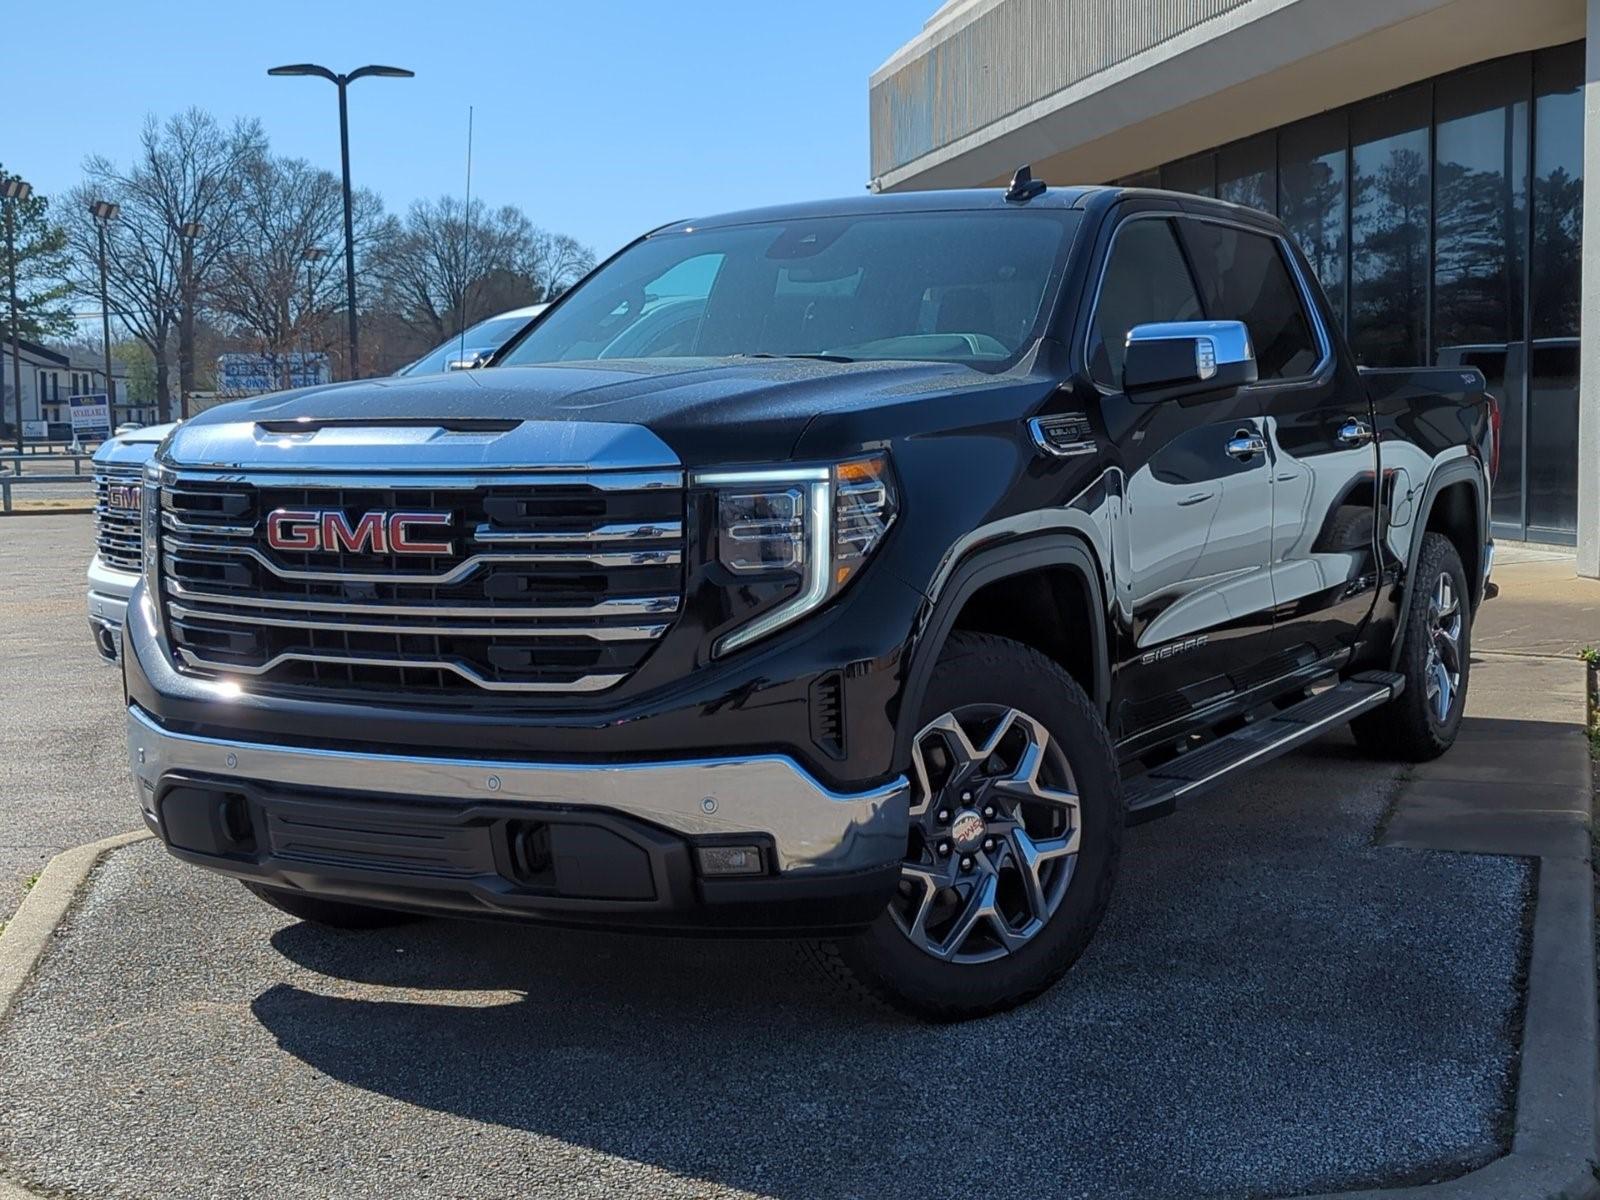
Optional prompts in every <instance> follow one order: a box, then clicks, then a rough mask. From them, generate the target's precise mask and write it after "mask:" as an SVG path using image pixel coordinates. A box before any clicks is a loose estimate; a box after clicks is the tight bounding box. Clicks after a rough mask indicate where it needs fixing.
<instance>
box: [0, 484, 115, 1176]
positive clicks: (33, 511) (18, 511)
mask: <svg viewBox="0 0 1600 1200" xmlns="http://www.w3.org/2000/svg"><path fill="white" fill-rule="evenodd" d="M93 512H94V505H92V504H68V505H63V506H62V507H61V508H13V509H12V510H11V511H10V512H0V518H3V517H60V516H69V517H70V516H86V515H91V514H93ZM4 1195H5V1193H3V1192H0V1200H3V1197H4Z"/></svg>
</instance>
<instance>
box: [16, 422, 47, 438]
mask: <svg viewBox="0 0 1600 1200" xmlns="http://www.w3.org/2000/svg"><path fill="white" fill-rule="evenodd" d="M22 436H23V437H24V438H26V439H27V440H28V441H30V442H44V441H48V440H49V439H50V422H49V421H24V422H23V423H22Z"/></svg>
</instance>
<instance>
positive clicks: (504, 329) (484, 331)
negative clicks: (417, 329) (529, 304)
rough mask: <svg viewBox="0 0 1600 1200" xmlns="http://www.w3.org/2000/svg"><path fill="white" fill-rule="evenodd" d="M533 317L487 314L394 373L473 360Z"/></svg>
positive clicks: (411, 372) (417, 372) (436, 369)
mask: <svg viewBox="0 0 1600 1200" xmlns="http://www.w3.org/2000/svg"><path fill="white" fill-rule="evenodd" d="M531 320H533V318H532V317H529V316H521V317H490V318H489V319H488V320H485V321H479V322H478V323H477V324H476V325H474V326H472V327H471V328H470V329H468V330H467V331H466V333H464V334H460V333H458V334H455V335H454V336H452V337H449V338H447V339H446V340H444V341H443V342H440V343H439V344H438V345H437V346H435V347H434V348H433V349H432V350H429V351H428V352H427V353H426V354H424V355H423V356H422V357H421V358H419V359H417V361H416V362H414V363H412V364H411V365H410V366H409V367H402V368H401V369H400V370H399V371H397V372H395V374H397V375H433V374H437V373H438V372H441V371H446V370H449V368H450V364H451V363H453V362H468V363H476V362H477V361H478V360H479V359H484V358H488V357H489V355H491V354H493V353H494V352H495V351H496V350H498V349H500V347H501V346H504V345H505V344H506V343H507V342H508V341H510V340H511V339H512V338H513V337H514V336H516V334H517V333H518V332H519V331H520V330H521V329H522V327H523V326H524V325H526V324H527V323H528V322H529V321H531Z"/></svg>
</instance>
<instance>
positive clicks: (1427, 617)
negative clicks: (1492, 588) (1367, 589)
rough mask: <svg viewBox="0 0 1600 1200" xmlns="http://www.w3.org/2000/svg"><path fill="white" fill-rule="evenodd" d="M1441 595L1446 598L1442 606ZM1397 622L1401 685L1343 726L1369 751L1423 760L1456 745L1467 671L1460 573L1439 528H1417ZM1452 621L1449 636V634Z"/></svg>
mask: <svg viewBox="0 0 1600 1200" xmlns="http://www.w3.org/2000/svg"><path fill="white" fill-rule="evenodd" d="M1441 589H1444V590H1443V591H1441ZM1441 595H1443V596H1444V597H1445V603H1444V604H1443V605H1441V603H1440V599H1441ZM1452 605H1453V608H1452V607H1451V606H1452ZM1404 621H1405V626H1404V629H1405V634H1404V639H1405V640H1404V641H1403V642H1402V643H1401V647H1400V663H1399V670H1400V672H1401V674H1403V675H1404V676H1405V680H1406V687H1405V691H1403V692H1401V693H1400V695H1398V696H1397V697H1395V698H1394V699H1393V700H1391V701H1390V702H1389V703H1388V704H1385V705H1384V706H1383V707H1382V708H1377V709H1374V710H1373V711H1372V712H1369V713H1363V714H1362V715H1361V716H1359V717H1357V718H1356V719H1355V720H1354V721H1353V722H1352V723H1351V726H1350V729H1351V732H1352V733H1354V734H1355V738H1356V742H1357V743H1358V744H1359V745H1360V746H1361V747H1362V748H1363V749H1365V750H1368V751H1370V752H1371V753H1373V754H1376V755H1379V756H1381V757H1383V758H1391V759H1396V760H1399V761H1401V762H1427V761H1428V760H1429V759H1434V758H1438V757H1439V756H1440V755H1441V754H1443V753H1444V752H1445V751H1446V750H1448V749H1450V747H1451V746H1452V745H1454V744H1455V740H1456V734H1457V733H1459V732H1460V730H1461V714H1462V713H1463V711H1464V710H1465V708H1466V703H1467V684H1468V682H1469V679H1470V676H1471V670H1472V604H1471V593H1470V592H1469V591H1468V590H1467V573H1466V571H1465V570H1464V569H1463V568H1462V566H1461V556H1460V555H1459V554H1458V553H1456V548H1455V545H1454V544H1453V543H1452V542H1451V541H1450V539H1449V538H1447V537H1445V536H1444V535H1443V534H1442V533H1428V534H1424V535H1423V539H1422V552H1421V553H1420V554H1419V555H1418V556H1417V569H1416V574H1415V576H1414V582H1413V584H1412V588H1411V594H1410V598H1409V599H1408V600H1407V602H1406V612H1405V614H1404ZM1451 627H1453V628H1454V630H1455V636H1454V637H1453V638H1452V637H1450V636H1449V629H1450V628H1451ZM1452 655H1453V657H1454V666H1455V668H1456V669H1455V672H1454V675H1453V677H1452V675H1451V670H1450V658H1451V657H1452ZM1441 671H1442V672H1443V674H1442V675H1441ZM1446 683H1448V687H1449V699H1448V701H1447V702H1443V701H1441V700H1440V695H1441V692H1442V687H1441V685H1442V684H1446Z"/></svg>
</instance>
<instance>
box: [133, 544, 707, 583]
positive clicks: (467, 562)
mask: <svg viewBox="0 0 1600 1200" xmlns="http://www.w3.org/2000/svg"><path fill="white" fill-rule="evenodd" d="M162 545H163V546H164V547H165V548H166V549H167V550H168V551H172V550H177V551H180V552H183V553H188V554H227V555H243V556H245V557H247V558H252V559H254V560H255V561H256V562H258V563H260V564H261V565H262V566H263V567H265V568H266V569H267V570H269V571H271V572H272V573H273V574H274V575H276V576H277V577H278V578H279V579H293V580H299V581H301V582H307V581H311V582H315V581H331V582H336V583H428V584H449V583H460V582H461V581H462V580H463V579H465V578H467V576H469V575H471V574H472V573H473V572H474V571H476V570H477V569H478V568H479V567H481V566H484V565H486V564H488V563H526V564H530V565H533V564H539V563H545V564H549V563H586V564H588V565H590V566H594V567H671V566H677V565H678V563H679V562H680V561H681V558H680V555H679V553H678V551H676V550H617V551H605V550H595V551H591V552H589V553H582V552H574V551H564V552H553V551H551V552H547V551H531V552H529V553H526V554H474V555H473V556H472V557H471V558H468V559H463V560H462V561H461V562H459V563H457V564H456V565H455V566H454V567H452V568H451V569H450V570H448V571H446V572H444V573H443V574H442V575H407V574H405V573H403V572H399V571H368V572H360V571H340V572H337V573H334V572H329V571H295V570H290V569H289V568H287V567H280V566H279V565H278V564H277V563H275V562H273V561H272V560H271V559H270V558H268V557H267V556H266V555H265V554H263V553H261V551H259V550H257V549H256V548H255V547H254V546H236V545H219V546H207V545H205V544H204V543H202V542H180V541H177V540H175V539H172V538H166V539H163V542H162Z"/></svg>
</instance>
